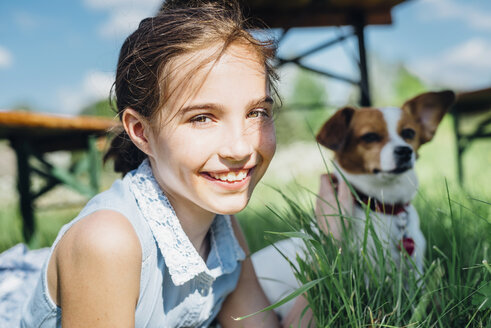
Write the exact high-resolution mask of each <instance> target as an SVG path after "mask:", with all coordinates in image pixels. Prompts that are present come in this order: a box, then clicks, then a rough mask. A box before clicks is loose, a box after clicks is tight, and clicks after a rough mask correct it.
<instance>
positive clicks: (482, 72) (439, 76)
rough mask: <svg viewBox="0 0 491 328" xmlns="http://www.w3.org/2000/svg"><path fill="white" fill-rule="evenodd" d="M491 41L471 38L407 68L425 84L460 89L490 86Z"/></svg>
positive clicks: (416, 61) (417, 61) (410, 64)
mask: <svg viewBox="0 0 491 328" xmlns="http://www.w3.org/2000/svg"><path fill="white" fill-rule="evenodd" d="M490 53H491V42H489V41H486V40H484V39H482V38H474V39H471V40H468V41H466V42H464V43H461V44H459V45H457V46H455V47H454V48H451V49H450V50H446V51H443V52H441V53H439V54H435V55H434V56H432V57H427V58H423V59H419V60H415V61H413V62H410V63H409V65H408V66H409V69H410V70H411V71H413V72H415V73H416V74H417V75H418V76H420V77H421V78H423V79H424V80H425V81H426V82H427V83H430V84H440V85H443V86H447V87H455V88H460V89H472V88H480V87H483V86H487V85H489V84H491V60H489V54H490Z"/></svg>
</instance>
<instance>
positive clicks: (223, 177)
mask: <svg viewBox="0 0 491 328" xmlns="http://www.w3.org/2000/svg"><path fill="white" fill-rule="evenodd" d="M250 171H251V170H250V169H247V170H237V171H229V172H222V173H214V172H206V173H204V174H206V175H207V176H208V177H210V178H212V179H215V180H220V181H223V182H228V183H235V182H240V181H242V180H244V179H246V178H247V177H248V176H249V173H250Z"/></svg>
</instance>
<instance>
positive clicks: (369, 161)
mask: <svg viewBox="0 0 491 328" xmlns="http://www.w3.org/2000/svg"><path fill="white" fill-rule="evenodd" d="M454 99H455V95H454V93H453V92H452V91H442V92H428V93H424V94H421V95H419V96H417V97H415V98H412V99H410V100H408V101H406V102H405V103H404V105H403V106H402V107H401V108H396V107H389V108H361V109H353V108H351V107H345V108H342V109H340V110H338V111H337V112H336V113H335V114H334V115H333V116H332V117H331V118H330V119H329V120H328V121H327V122H326V123H325V124H324V126H323V127H322V128H321V130H320V131H319V133H318V135H317V141H318V142H319V143H320V144H321V145H323V146H325V147H327V148H329V149H331V150H333V151H334V152H335V156H336V160H337V162H338V163H339V165H340V166H341V167H342V168H343V169H344V170H345V171H346V172H348V173H351V174H372V175H383V176H387V175H389V176H390V175H394V176H397V175H399V174H401V173H404V172H406V171H408V170H410V169H412V168H413V165H414V162H415V160H416V157H417V151H418V149H419V147H420V146H421V145H422V144H424V143H426V142H428V141H430V140H431V139H432V138H433V135H434V134H435V132H436V129H437V127H438V124H439V123H440V121H441V119H442V117H443V115H444V114H445V113H446V112H447V110H448V109H449V107H450V106H451V105H452V103H453V101H454Z"/></svg>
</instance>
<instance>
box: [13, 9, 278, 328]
mask: <svg viewBox="0 0 491 328" xmlns="http://www.w3.org/2000/svg"><path fill="white" fill-rule="evenodd" d="M177 2H178V1H176V3H177ZM273 55H274V51H273V47H272V43H271V42H261V41H258V40H256V39H254V38H253V37H252V36H251V35H250V34H249V33H248V32H247V31H246V30H245V28H244V24H243V21H242V19H241V16H240V14H239V11H238V10H237V8H235V6H234V5H227V6H218V5H216V4H215V5H212V4H201V5H196V6H194V5H190V4H188V5H186V6H185V7H179V6H178V5H176V4H175V3H174V2H172V1H167V2H166V4H165V5H164V7H163V8H162V10H161V12H160V13H159V14H158V15H157V16H156V17H152V18H147V19H144V20H143V21H142V22H141V23H140V26H139V27H138V29H137V30H136V31H135V32H134V33H133V34H131V35H130V36H129V37H128V38H127V39H126V41H125V42H124V44H123V46H122V48H121V53H120V57H119V62H118V67H117V72H116V82H115V95H116V103H117V109H118V114H119V117H120V119H121V121H122V124H123V127H124V132H123V133H122V134H121V135H120V136H118V137H117V138H116V139H115V141H114V142H113V144H112V149H111V150H110V152H109V156H114V158H115V169H116V170H117V171H120V172H122V173H123V174H125V175H124V178H123V179H122V180H118V181H116V182H115V183H114V184H113V186H112V187H111V188H110V189H109V190H108V191H106V192H103V193H101V194H99V195H98V196H96V197H94V198H93V199H92V200H91V201H90V202H89V203H88V204H87V206H86V207H85V208H84V209H83V210H82V212H81V213H80V215H79V216H78V217H77V218H75V219H74V220H73V221H72V222H70V223H69V224H67V225H66V226H64V227H63V228H62V229H61V231H60V233H59V235H58V237H57V239H56V241H55V242H54V244H53V246H52V248H51V254H50V256H49V259H48V261H47V262H46V264H45V266H44V268H43V270H42V274H41V279H40V280H39V282H38V285H37V287H36V290H35V292H34V294H33V296H32V298H31V299H30V301H29V303H28V304H27V305H26V308H25V310H24V313H23V318H22V327H60V326H63V327H206V326H208V325H209V324H210V323H211V322H212V321H213V320H214V319H215V318H217V319H218V321H219V323H220V324H221V325H222V326H223V327H236V326H241V327H242V326H247V327H277V326H279V322H278V319H277V318H276V316H275V315H274V314H273V313H266V314H262V315H256V316H253V317H251V318H249V319H246V320H244V321H235V320H233V318H234V317H239V316H242V315H246V314H249V313H252V312H254V311H257V310H259V309H261V308H264V307H266V306H267V305H268V303H267V301H266V298H265V296H264V293H263V292H262V290H261V288H260V287H259V284H258V282H257V278H256V275H255V273H254V269H253V267H252V264H251V262H250V259H249V258H248V256H247V255H248V249H247V245H246V242H245V239H244V236H243V235H242V232H241V231H240V228H239V225H238V223H237V220H236V219H235V218H234V217H233V216H231V214H234V213H237V212H239V211H240V210H242V209H243V208H244V207H245V206H246V205H247V202H248V201H249V198H250V196H251V193H252V191H253V189H254V187H255V185H256V184H257V183H258V181H259V180H260V179H261V177H262V176H263V174H264V173H265V171H266V168H267V167H268V164H269V162H270V160H271V158H272V156H273V154H274V152H275V131H274V125H273V112H272V106H273V97H272V94H271V91H270V90H271V89H272V86H273V82H274V80H275V79H276V76H275V74H274V72H273V70H272V69H271V67H270V65H269V60H270V59H272V58H273Z"/></svg>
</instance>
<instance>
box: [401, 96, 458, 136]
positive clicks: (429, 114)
mask: <svg viewBox="0 0 491 328" xmlns="http://www.w3.org/2000/svg"><path fill="white" fill-rule="evenodd" d="M454 101H455V93H454V92H453V91H450V90H445V91H441V92H427V93H423V94H420V95H419V96H416V97H414V98H412V99H410V100H408V101H406V102H405V103H404V105H402V109H403V110H406V111H409V113H411V114H412V115H413V116H414V117H415V118H416V119H417V120H418V121H419V123H420V124H421V126H422V133H421V144H423V143H425V142H428V141H430V140H431V139H432V138H433V136H434V135H435V132H436V128H437V127H438V124H440V121H441V120H442V118H443V116H444V115H445V113H446V112H447V111H448V109H449V108H450V106H452V104H453V103H454Z"/></svg>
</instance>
